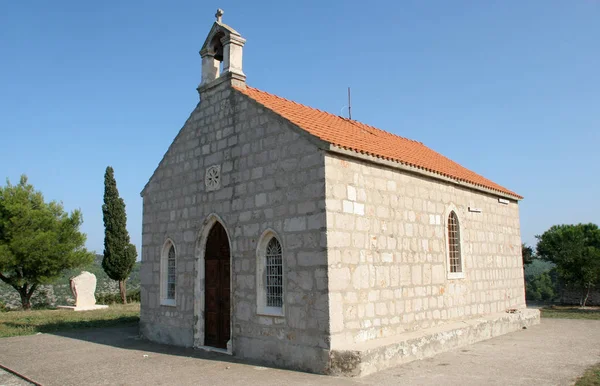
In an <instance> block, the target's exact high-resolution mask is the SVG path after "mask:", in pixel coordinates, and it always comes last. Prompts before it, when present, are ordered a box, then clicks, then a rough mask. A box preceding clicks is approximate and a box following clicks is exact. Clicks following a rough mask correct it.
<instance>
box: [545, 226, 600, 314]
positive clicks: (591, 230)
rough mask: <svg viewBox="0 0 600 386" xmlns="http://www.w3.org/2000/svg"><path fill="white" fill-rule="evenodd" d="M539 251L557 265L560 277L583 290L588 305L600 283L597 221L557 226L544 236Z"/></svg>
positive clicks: (599, 232) (584, 300) (599, 247)
mask: <svg viewBox="0 0 600 386" xmlns="http://www.w3.org/2000/svg"><path fill="white" fill-rule="evenodd" d="M536 238H537V239H538V240H539V241H538V245H537V254H538V256H539V257H540V258H542V259H544V260H547V261H551V262H553V263H554V264H556V270H557V272H558V276H559V277H560V278H561V279H562V280H563V281H564V282H565V283H566V284H567V285H573V286H575V287H577V288H580V289H581V290H582V295H581V305H582V306H583V307H585V305H586V303H587V299H588V297H589V294H590V290H591V289H592V288H593V287H595V286H596V285H598V284H599V283H600V229H598V226H597V225H596V224H591V223H590V224H577V225H554V226H552V227H551V228H550V229H548V230H547V231H546V232H544V234H542V235H541V236H536Z"/></svg>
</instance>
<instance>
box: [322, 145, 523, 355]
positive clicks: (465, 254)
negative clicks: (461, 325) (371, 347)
mask: <svg viewBox="0 0 600 386" xmlns="http://www.w3.org/2000/svg"><path fill="white" fill-rule="evenodd" d="M325 176H326V209H327V246H328V247H327V254H328V267H329V268H328V272H329V282H330V288H329V291H330V294H329V297H330V315H331V345H332V348H337V347H345V346H346V345H348V344H354V343H360V342H365V341H369V340H372V339H377V338H383V337H389V336H394V335H398V334H401V333H404V332H407V331H413V330H416V329H425V328H429V327H433V326H436V325H439V324H441V323H446V322H449V321H455V320H460V319H464V318H471V317H478V316H482V315H488V314H491V313H498V312H504V311H505V310H506V309H510V308H524V307H525V293H524V288H523V280H524V278H523V266H522V258H521V236H520V230H519V208H518V204H517V202H516V201H512V202H510V203H509V204H507V205H506V204H501V203H499V202H498V197H497V196H492V195H488V194H485V193H482V192H476V191H473V190H471V189H468V188H465V187H460V186H458V185H456V184H451V183H444V182H441V181H439V180H433V179H430V178H426V177H423V176H418V175H415V174H409V173H407V172H403V171H400V170H395V169H392V168H390V167H385V166H380V165H376V164H373V163H372V162H369V161H368V160H357V159H351V158H349V157H347V156H345V155H343V154H335V153H333V154H328V155H327V156H326V157H325ZM469 208H472V210H473V209H475V208H477V210H478V212H471V211H469ZM450 209H453V210H455V212H456V213H457V214H458V218H459V222H460V232H461V247H462V258H463V261H464V263H463V264H464V266H463V272H464V279H448V269H447V261H448V258H447V249H448V248H447V245H446V233H447V232H446V220H447V218H448V214H449V210H450ZM479 210H480V211H479Z"/></svg>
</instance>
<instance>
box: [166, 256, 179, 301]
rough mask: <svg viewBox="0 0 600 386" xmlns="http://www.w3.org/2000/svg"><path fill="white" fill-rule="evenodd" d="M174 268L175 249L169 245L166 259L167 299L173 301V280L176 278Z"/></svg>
mask: <svg viewBox="0 0 600 386" xmlns="http://www.w3.org/2000/svg"><path fill="white" fill-rule="evenodd" d="M175 268H176V267H175V247H174V246H173V245H171V248H169V255H168V258H167V299H175V279H176V277H177V274H176V269H175Z"/></svg>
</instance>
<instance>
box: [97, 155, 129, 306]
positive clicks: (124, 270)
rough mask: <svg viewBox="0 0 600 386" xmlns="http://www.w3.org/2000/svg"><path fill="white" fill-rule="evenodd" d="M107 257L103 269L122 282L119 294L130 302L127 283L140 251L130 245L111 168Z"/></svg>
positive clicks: (106, 206)
mask: <svg viewBox="0 0 600 386" xmlns="http://www.w3.org/2000/svg"><path fill="white" fill-rule="evenodd" d="M102 214H103V218H104V258H103V259H102V268H103V269H104V272H106V274H107V275H108V277H110V278H111V279H113V280H116V281H118V282H119V291H120V292H121V299H122V300H123V304H126V303H127V288H126V281H127V278H128V277H129V275H130V274H131V270H132V269H133V266H134V265H135V260H136V258H137V251H136V249H135V245H133V244H131V243H130V239H129V232H127V214H126V213H125V202H124V201H123V199H122V198H121V197H119V191H118V190H117V181H116V180H115V172H114V170H113V168H112V167H110V166H108V167H107V168H106V173H105V174H104V204H103V205H102Z"/></svg>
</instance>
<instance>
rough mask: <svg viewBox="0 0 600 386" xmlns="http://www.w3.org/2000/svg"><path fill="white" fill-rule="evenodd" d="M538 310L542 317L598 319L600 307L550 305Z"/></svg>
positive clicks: (599, 318) (599, 317)
mask: <svg viewBox="0 0 600 386" xmlns="http://www.w3.org/2000/svg"><path fill="white" fill-rule="evenodd" d="M540 311H541V312H542V318H563V319H590V320H600V308H598V307H593V308H592V307H588V308H579V307H566V306H564V307H563V306H550V307H544V308H542V309H541V310H540Z"/></svg>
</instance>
